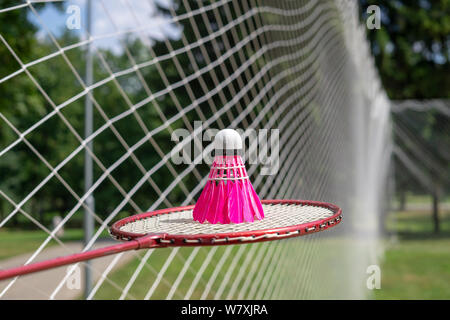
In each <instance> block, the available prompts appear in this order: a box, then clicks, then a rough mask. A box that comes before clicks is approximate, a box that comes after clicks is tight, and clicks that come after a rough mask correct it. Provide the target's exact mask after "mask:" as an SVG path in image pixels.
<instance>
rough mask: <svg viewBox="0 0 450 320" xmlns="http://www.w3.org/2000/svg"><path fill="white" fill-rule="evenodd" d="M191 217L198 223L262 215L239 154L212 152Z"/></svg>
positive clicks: (240, 220) (237, 219)
mask: <svg viewBox="0 0 450 320" xmlns="http://www.w3.org/2000/svg"><path fill="white" fill-rule="evenodd" d="M193 218H194V220H196V221H199V222H200V223H204V222H205V221H208V222H209V223H212V224H216V223H222V224H229V223H243V222H253V221H254V220H255V219H257V220H261V219H263V218H264V211H263V208H262V205H261V201H260V199H259V197H258V195H257V194H256V192H255V190H254V189H253V186H252V184H251V182H250V180H249V178H248V175H247V172H246V170H245V166H244V163H243V161H242V158H241V157H240V156H216V157H215V159H214V162H213V165H212V166H211V171H210V173H209V176H208V181H207V183H206V185H205V188H204V189H203V191H202V193H201V195H200V198H199V199H198V201H197V203H196V205H195V208H194V212H193Z"/></svg>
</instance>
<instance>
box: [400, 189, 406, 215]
mask: <svg viewBox="0 0 450 320" xmlns="http://www.w3.org/2000/svg"><path fill="white" fill-rule="evenodd" d="M399 201H400V203H399V208H398V211H405V207H406V191H404V190H402V191H400V199H399Z"/></svg>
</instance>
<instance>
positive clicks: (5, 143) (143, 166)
mask: <svg viewBox="0 0 450 320" xmlns="http://www.w3.org/2000/svg"><path fill="white" fill-rule="evenodd" d="M13 5H16V3H15V2H14V1H4V0H0V7H1V8H6V7H11V6H13ZM46 5H50V4H36V8H37V10H40V9H42V8H44V7H45V6H46ZM191 5H192V8H191V10H195V9H197V8H198V4H197V3H195V2H194V3H192V4H191ZM59 8H61V9H64V5H60V6H59ZM167 10H168V9H165V8H162V7H160V8H159V11H158V12H157V13H156V14H158V15H166V14H168V12H167ZM186 10H187V8H185V7H183V6H179V9H178V11H177V14H183V12H185V11H186ZM29 13H30V11H29V10H27V9H23V10H20V9H18V10H11V11H8V12H5V13H2V23H1V25H0V34H1V35H2V36H3V37H4V39H5V42H6V43H8V45H9V46H10V47H11V50H9V49H8V48H7V47H6V46H5V45H3V43H0V57H1V58H2V63H0V79H1V78H3V77H6V76H10V75H12V74H13V73H14V72H16V71H18V70H20V69H21V66H20V64H19V63H18V62H17V61H16V58H15V57H14V56H13V54H12V53H11V52H10V51H12V52H14V53H15V54H17V56H18V58H19V59H20V60H21V61H22V63H23V64H26V63H29V62H33V61H36V60H37V59H41V58H43V59H42V60H41V61H39V62H38V63H35V64H33V65H30V66H29V67H27V68H26V70H24V71H21V72H19V73H18V74H16V75H13V76H11V77H10V78H9V79H7V80H5V81H3V82H2V83H0V112H1V114H2V118H0V150H3V149H4V148H7V147H8V148H10V149H8V151H7V152H6V153H4V154H3V155H1V156H0V190H2V191H3V192H4V193H5V194H6V195H8V197H10V198H11V199H12V201H14V202H15V203H19V202H21V201H22V200H23V199H24V197H25V196H27V195H29V194H30V192H32V191H33V190H35V189H36V188H37V189H36V190H38V191H37V192H36V193H33V195H32V197H30V199H29V200H28V201H26V202H25V204H24V205H23V206H22V208H23V210H25V211H26V212H27V213H29V214H31V215H32V216H33V217H34V218H36V219H38V220H39V221H41V222H42V223H44V224H45V225H47V224H48V223H49V221H50V220H51V219H50V217H51V216H53V215H54V214H55V213H59V214H60V215H62V216H65V215H66V214H68V212H69V211H70V210H72V208H74V206H75V205H76V204H77V203H78V197H81V196H83V194H84V181H83V170H84V149H80V145H81V141H82V140H83V139H84V138H85V137H84V104H85V99H86V95H82V96H81V97H78V98H76V97H77V95H80V94H83V92H84V87H83V83H82V82H83V81H84V80H83V79H84V77H85V68H86V59H85V57H86V46H79V47H72V48H70V49H68V50H65V51H64V54H58V47H57V44H55V43H54V42H53V41H52V40H51V39H50V37H42V35H41V36H39V37H38V36H37V33H38V31H40V32H43V31H42V30H39V29H38V27H37V26H34V25H33V23H32V22H30V17H29V16H28V14H29ZM215 14H219V15H220V16H221V17H222V19H223V21H226V17H225V13H224V12H223V9H222V8H220V9H217V12H216V13H211V12H208V13H205V14H204V15H201V16H198V15H197V16H195V17H192V19H194V21H191V20H189V19H188V20H184V21H183V22H182V23H183V24H182V25H177V26H175V27H177V28H179V30H182V31H183V35H184V37H185V39H184V41H183V39H182V38H176V39H171V38H167V39H150V42H151V43H152V44H151V47H149V46H148V45H147V44H146V41H143V38H142V37H141V35H136V34H131V35H127V36H124V37H122V38H121V39H120V41H121V45H122V51H119V53H118V52H117V51H114V52H113V51H112V50H108V49H101V48H99V47H95V49H96V51H95V52H94V54H93V77H94V84H95V83H97V82H99V81H104V83H102V85H100V86H97V87H95V88H94V89H93V90H92V92H91V93H92V98H93V108H94V132H96V131H97V130H99V129H101V128H104V127H105V126H106V127H107V128H106V129H105V130H103V131H102V132H101V133H99V134H96V136H95V138H94V140H93V151H94V154H95V159H94V181H97V180H98V179H100V178H101V179H102V182H101V183H100V184H99V186H98V187H97V188H96V190H95V192H94V197H95V204H96V214H98V215H99V216H100V217H103V218H104V217H106V216H108V215H109V214H111V212H112V211H113V210H114V209H115V208H117V206H119V204H120V203H121V202H122V201H123V199H124V196H125V194H126V193H128V192H129V191H130V190H132V189H133V188H134V187H135V186H136V185H137V183H140V182H142V179H143V176H144V174H145V173H146V172H148V171H149V170H150V169H151V168H153V167H154V166H156V165H158V163H160V162H161V161H163V162H166V161H167V160H162V157H163V156H164V155H167V154H169V155H170V152H171V150H172V148H173V146H174V142H173V141H171V133H172V131H173V130H175V129H177V128H180V127H182V128H187V129H191V128H190V126H193V123H194V121H195V120H201V119H202V118H204V119H208V118H210V117H211V116H213V114H214V112H215V110H214V107H215V108H217V109H220V107H221V106H222V105H223V104H224V103H226V102H227V101H229V100H230V99H231V98H232V92H231V91H230V88H231V87H233V86H235V85H236V84H235V83H232V84H230V85H229V87H228V88H226V89H225V90H224V91H223V95H222V96H220V97H218V96H217V95H216V96H214V97H211V98H209V100H207V101H202V102H201V103H200V104H199V107H196V108H195V109H194V110H192V111H190V112H187V113H186V114H185V116H184V117H183V118H182V119H179V120H177V121H174V122H173V123H172V124H171V125H170V126H169V128H166V129H162V130H160V131H159V132H157V133H154V134H153V135H152V138H149V137H147V138H146V137H145V134H146V133H147V132H149V131H152V130H154V129H156V128H159V127H160V126H162V125H164V124H165V121H166V120H168V119H169V120H170V119H171V118H172V117H174V116H177V115H179V111H180V108H185V107H187V106H189V105H191V104H192V102H193V101H194V100H195V99H198V98H200V97H202V96H203V95H204V94H205V93H206V92H210V91H211V90H213V89H214V88H215V86H216V85H217V83H218V82H220V81H223V80H224V79H225V78H226V77H227V75H226V74H225V73H224V72H222V71H228V72H229V73H231V72H233V71H234V70H233V68H232V66H230V62H229V59H228V60H227V61H225V62H224V63H223V64H222V65H221V66H218V67H216V68H215V69H214V70H210V71H206V72H204V73H203V75H202V77H201V78H202V79H203V80H204V81H203V83H201V82H200V81H199V80H197V79H194V80H192V81H190V82H189V88H187V87H186V86H185V85H181V86H178V87H176V88H175V89H174V90H172V91H170V92H168V93H166V94H164V95H162V96H159V97H158V98H156V99H149V97H150V96H151V94H154V93H156V92H158V91H161V90H164V89H165V88H167V86H168V84H177V83H180V82H181V81H182V80H183V79H184V78H185V76H187V75H191V74H192V73H194V72H195V70H196V69H200V70H202V68H204V67H205V66H207V65H208V61H210V60H215V59H217V56H218V55H223V53H224V52H225V51H226V47H225V46H224V44H223V41H224V39H225V38H223V37H219V38H217V39H216V40H215V41H214V42H211V41H209V42H207V43H204V44H203V45H202V47H203V49H202V50H201V49H200V48H199V47H195V48H194V49H193V50H192V51H191V52H190V53H189V54H187V53H182V54H179V55H177V56H176V57H175V58H172V57H170V56H167V53H169V52H170V51H171V50H174V49H179V48H183V47H184V46H185V42H188V43H193V42H195V41H197V40H198V37H206V36H207V35H209V34H210V30H208V29H207V27H206V26H207V25H208V26H209V25H211V26H212V28H213V29H214V28H215V29H217V23H216V24H214V23H213V22H214V19H216V15H215ZM237 34H238V37H240V34H239V31H237ZM148 40H149V39H147V42H148ZM226 40H227V41H228V42H229V45H230V46H233V40H234V39H231V38H227V39H226ZM56 41H57V42H58V44H59V45H60V46H62V47H64V45H67V44H74V43H78V42H79V41H80V39H79V38H78V36H77V35H75V34H74V33H72V32H71V31H69V30H66V31H65V32H62V33H61V35H59V36H58V37H57V38H56ZM125 48H126V49H125ZM52 54H54V56H50V55H52ZM241 54H242V53H241ZM155 57H165V58H162V59H155ZM234 58H235V59H236V56H235V57H234ZM238 61H239V60H238ZM3 62H4V63H3ZM140 63H146V66H145V67H142V68H140V69H139V73H138V72H136V71H133V65H134V64H140ZM219 67H220V68H219ZM126 70H131V72H127V73H125V74H121V75H119V76H116V77H111V73H115V72H118V71H126ZM80 80H81V81H80ZM145 99H149V100H148V102H147V103H145V104H142V105H141V106H140V107H139V109H137V110H136V111H134V112H131V113H130V114H128V115H127V116H125V117H123V118H121V119H119V120H118V119H116V117H117V116H118V115H121V114H123V113H124V112H129V111H130V107H131V106H133V105H136V104H139V103H141V102H142V101H143V100H145ZM55 110H58V111H57V112H55ZM236 115H237V114H235V116H236ZM46 117H48V119H47V118H46ZM41 120H42V122H41V123H39V124H38V125H37V123H38V122H39V121H41ZM110 120H114V123H113V124H112V125H108V122H109V121H110ZM6 121H9V122H10V124H11V126H10V125H8V123H7V122H6ZM224 125H228V123H226V121H224ZM214 126H216V125H215V124H213V127H214ZM14 128H17V130H18V132H15V129H14ZM30 128H32V129H31V131H30V132H29V133H28V134H27V135H26V136H25V139H24V140H17V139H18V138H19V136H18V134H20V133H22V132H24V131H26V130H29V129H30ZM152 139H153V140H152ZM155 142H156V144H157V145H158V149H159V150H157V148H155V146H154V143H155ZM138 143H139V147H137V148H136V149H135V150H134V151H133V153H132V154H131V155H129V156H127V157H126V159H125V160H123V159H122V158H123V157H124V156H126V153H127V151H128V150H129V149H130V148H131V147H132V146H134V145H136V144H138ZM36 154H39V155H36ZM68 157H70V160H69V161H66V160H68ZM44 161H45V162H47V164H46V163H44ZM118 161H121V163H120V165H118V166H117V167H115V168H114V170H112V171H111V172H109V173H108V174H105V168H109V167H111V166H115V164H117V163H118ZM169 161H170V160H169ZM62 164H63V165H62ZM57 167H58V171H57V174H54V175H51V173H52V171H51V170H52V169H54V168H57ZM173 167H174V169H173V170H174V172H173V171H172V172H171V171H169V169H168V168H167V167H166V166H165V165H163V166H162V167H161V168H160V169H158V170H157V171H156V172H155V173H153V174H152V175H151V176H149V177H148V178H147V179H145V178H144V179H143V184H142V185H141V187H140V188H139V189H138V191H137V192H135V193H133V195H132V197H131V199H132V202H133V203H134V204H136V205H130V204H127V205H126V206H124V207H123V208H122V209H121V212H126V213H127V214H130V213H133V212H135V211H137V210H138V209H137V208H136V206H138V208H139V209H140V210H146V209H147V208H148V207H150V206H151V205H152V204H153V203H154V202H155V201H156V200H157V199H158V197H159V195H158V192H157V191H155V186H157V188H159V189H160V190H161V191H164V190H165V189H166V188H167V187H169V185H170V184H171V183H172V182H173V180H174V179H175V178H176V177H177V176H178V175H179V174H180V173H181V172H182V171H183V170H184V169H186V167H187V166H186V165H178V166H173ZM197 170H199V171H200V172H201V174H205V173H206V172H207V170H208V168H207V166H206V165H204V166H197ZM45 179H48V180H45ZM62 181H64V182H65V183H66V185H64V183H63V182H62ZM43 182H45V183H44V184H43V185H42V186H40V184H41V183H43ZM183 183H184V185H185V186H186V189H187V190H192V189H193V188H194V187H195V186H196V184H197V179H196V177H195V176H193V175H188V176H186V177H185V178H184V179H183ZM117 185H119V186H120V188H121V190H119V189H118V188H117ZM184 199H185V194H184V192H183V191H182V190H181V188H180V187H179V186H177V187H175V188H174V189H173V190H172V191H171V192H170V193H169V194H168V195H167V200H168V201H170V202H171V203H172V204H173V205H177V204H180V203H181V202H182V201H183V200H184ZM13 210H14V206H13V205H12V204H10V203H9V201H7V200H6V199H3V198H0V218H5V217H6V216H7V215H8V214H10V213H11V212H12V211H13ZM82 211H83V207H80V208H78V209H77V210H76V212H75V213H74V217H73V218H71V220H77V219H79V218H80V216H81V215H82ZM120 214H122V213H119V215H120ZM22 218H23V217H21V216H20V214H16V215H15V216H14V218H13V219H11V221H10V222H9V224H8V225H7V226H18V225H20V226H21V227H26V224H27V223H30V221H29V220H28V219H22Z"/></svg>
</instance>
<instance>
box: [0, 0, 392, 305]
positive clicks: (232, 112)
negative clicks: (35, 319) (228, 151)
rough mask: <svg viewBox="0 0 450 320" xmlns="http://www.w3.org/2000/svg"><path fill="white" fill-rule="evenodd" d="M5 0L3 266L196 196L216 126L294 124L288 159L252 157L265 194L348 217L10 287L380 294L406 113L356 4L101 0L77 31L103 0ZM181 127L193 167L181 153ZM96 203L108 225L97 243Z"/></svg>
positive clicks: (117, 259) (20, 292) (0, 149)
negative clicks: (385, 219) (328, 207)
mask: <svg viewBox="0 0 450 320" xmlns="http://www.w3.org/2000/svg"><path fill="white" fill-rule="evenodd" d="M0 4H1V5H0V19H2V21H5V22H7V23H3V22H2V24H1V25H0V56H1V58H2V61H5V63H4V64H3V63H2V64H3V65H2V66H0V72H1V73H0V96H1V97H0V99H2V100H1V101H0V123H1V125H0V132H1V136H0V137H1V138H0V143H1V145H0V168H1V174H2V179H1V181H0V203H1V206H0V234H1V233H3V235H4V237H5V238H6V239H9V240H8V241H9V242H6V241H4V242H3V243H1V244H0V246H2V249H1V251H3V252H4V254H1V260H0V267H2V268H3V267H11V266H17V265H23V264H28V263H31V262H35V261H39V260H43V259H47V258H51V257H55V256H56V255H62V254H67V253H72V252H79V251H85V250H89V249H92V248H94V247H98V246H104V245H106V244H108V242H107V240H105V236H106V235H107V228H108V226H109V225H110V224H111V223H112V222H114V221H116V220H117V219H119V218H122V217H125V216H128V215H132V214H136V213H141V212H144V211H150V210H155V209H160V208H166V207H172V206H178V205H187V204H193V203H194V202H195V200H196V199H197V198H198V196H199V195H200V192H201V190H202V187H203V185H204V183H205V182H206V176H207V173H208V171H209V170H208V169H209V168H208V166H207V165H206V164H204V163H203V164H198V162H199V161H198V160H199V159H201V158H202V154H201V153H195V151H196V150H197V151H198V149H200V148H202V145H199V143H198V140H196V139H195V138H196V137H197V136H198V135H201V134H202V130H206V129H207V128H217V129H223V128H226V127H233V128H242V129H255V130H261V129H269V130H270V129H278V130H279V168H278V170H277V172H276V173H275V174H272V175H262V174H260V173H261V170H262V165H261V163H258V164H252V163H247V171H248V174H249V176H250V179H251V181H252V182H253V186H254V188H255V190H256V191H257V192H258V194H259V196H260V197H261V198H263V199H274V198H277V199H310V200H318V201H325V202H331V203H335V204H336V205H338V206H340V207H341V208H342V209H343V213H344V219H343V222H342V223H341V224H340V226H338V227H336V228H333V229H330V230H328V231H326V232H322V233H317V234H313V235H310V236H307V237H303V238H294V239H290V240H283V241H274V242H265V243H258V244H246V245H240V246H224V247H201V248H171V249H156V250H146V251H136V252H130V253H122V254H118V255H115V256H113V257H111V258H102V259H98V260H96V261H92V262H91V263H90V264H89V265H86V264H76V265H73V266H71V267H70V268H69V269H66V268H58V269H54V270H51V271H46V272H42V273H37V274H34V275H30V276H26V277H19V278H15V279H11V280H8V281H3V282H1V283H0V297H1V298H3V299H8V298H35V299H36V298H38V299H39V298H42V299H47V298H50V299H67V298H79V297H82V296H83V284H82V283H81V286H80V285H78V284H79V283H78V282H79V281H78V280H77V279H78V278H80V277H81V278H83V276H84V273H85V270H84V269H83V268H82V269H81V271H80V269H79V268H80V267H86V266H87V269H88V270H90V272H88V273H89V274H90V279H91V281H88V282H92V285H91V286H88V287H87V290H86V295H85V297H86V298H88V299H157V298H159V299H231V298H239V299H283V298H284V299H294V298H295V299H300V298H303V299H310V298H343V299H345V298H365V297H368V296H369V295H370V291H369V290H368V289H367V287H366V279H367V274H366V270H367V267H368V266H370V265H373V264H377V262H378V260H377V257H378V256H377V254H378V253H379V249H380V247H379V243H378V238H379V218H380V216H381V213H382V212H383V210H384V205H383V204H384V203H385V190H386V183H385V182H386V175H387V169H388V167H389V166H388V164H389V157H390V149H391V144H390V119H389V102H388V99H387V98H386V96H385V93H384V91H383V90H382V88H381V86H380V83H379V80H378V76H377V73H376V70H375V68H374V65H373V61H372V58H371V56H370V52H369V48H368V45H367V43H366V40H365V34H364V32H365V30H364V27H363V26H362V25H360V24H359V22H358V12H357V5H356V4H355V3H354V2H352V1H275V0H273V1H272V0H248V1H237V0H233V1H232V0H223V1H191V0H180V1H171V0H167V1H163V0H158V1H156V0H155V1H152V0H150V1H141V0H139V1H138V0H108V1H106V0H95V1H92V2H91V5H92V11H91V14H92V16H91V20H92V25H91V26H88V25H87V24H86V23H84V16H82V19H81V22H80V26H81V29H77V28H74V29H70V28H69V29H68V26H69V25H70V23H73V24H74V25H76V22H77V21H76V19H75V18H76V12H77V8H78V9H79V11H80V12H82V13H83V12H86V10H87V6H86V1H82V0H78V1H75V0H74V1H64V2H61V1H26V2H25V1H24V2H23V3H17V2H16V1H0ZM70 8H71V9H70ZM74 14H75V16H73V15H74ZM73 17H75V18H73ZM69 18H70V19H71V20H70V21H68V20H67V19H69ZM91 110H92V119H90V117H89V116H88V115H89V113H90V112H91ZM197 120H199V121H201V122H202V127H201V128H198V127H197V126H195V124H194V121H197ZM179 128H184V129H187V130H188V131H189V135H188V136H186V137H185V138H184V139H183V143H185V144H189V143H191V142H193V144H194V147H193V148H194V154H197V156H195V159H192V160H193V161H192V162H191V163H190V164H181V165H178V164H175V163H174V162H173V160H172V159H171V151H172V149H173V148H174V147H175V142H173V141H172V140H171V135H172V133H173V132H174V130H176V129H179ZM250 147H251V146H250ZM206 151H208V148H206V149H205V150H204V153H205V152H206ZM272 151H273V150H272ZM90 163H92V172H93V175H92V177H90V175H89V174H86V172H88V171H89V166H90ZM86 168H88V170H87V171H86ZM94 200H95V205H94ZM57 216H61V219H60V220H56V222H55V223H53V224H52V223H51V220H52V219H53V220H54V218H55V217H57ZM85 216H87V217H92V218H93V220H94V222H95V224H94V231H93V233H92V235H90V234H88V241H86V242H85V243H84V244H83V242H82V241H81V239H82V237H83V232H82V226H83V220H86V221H87V220H89V218H88V219H86V218H84V217H85ZM63 231H64V232H63ZM88 233H89V232H88ZM31 240H32V241H31ZM13 247H14V248H15V249H12V248H13ZM88 280H89V278H88Z"/></svg>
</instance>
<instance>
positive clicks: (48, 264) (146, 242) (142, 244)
mask: <svg viewBox="0 0 450 320" xmlns="http://www.w3.org/2000/svg"><path fill="white" fill-rule="evenodd" d="M155 238H156V237H143V238H140V239H136V240H131V241H127V242H123V243H119V244H116V245H112V246H109V247H104V248H99V249H95V250H91V251H86V252H81V253H75V254H71V255H68V256H64V257H58V258H54V259H50V260H45V261H41V262H35V263H32V264H27V265H24V266H20V267H16V268H11V269H6V270H0V280H4V279H8V278H12V277H17V276H21V275H24V274H29V273H33V272H38V271H43V270H47V269H51V268H56V267H61V266H65V265H68V264H73V263H76V262H81V261H86V260H91V259H95V258H100V257H104V256H108V255H111V254H116V253H119V252H123V251H129V250H135V249H142V248H151V247H153V246H154V245H155V243H156V241H155Z"/></svg>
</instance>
